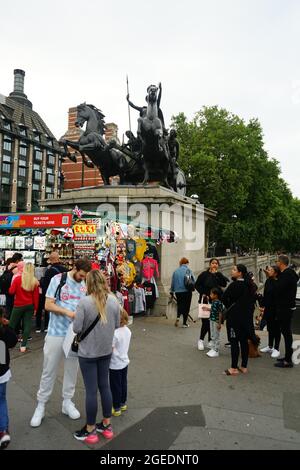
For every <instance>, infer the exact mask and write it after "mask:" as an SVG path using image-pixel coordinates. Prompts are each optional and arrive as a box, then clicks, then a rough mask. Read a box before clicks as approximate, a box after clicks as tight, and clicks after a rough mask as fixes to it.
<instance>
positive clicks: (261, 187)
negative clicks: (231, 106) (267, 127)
mask: <svg viewBox="0 0 300 470" xmlns="http://www.w3.org/2000/svg"><path fill="white" fill-rule="evenodd" d="M172 127H174V128H175V129H176V131H177V136H178V140H179V143H180V158H179V165H180V167H181V168H182V169H183V170H184V171H185V173H186V175H187V176H188V183H189V187H188V194H191V193H195V192H196V193H197V194H198V195H199V199H200V201H201V202H202V203H203V204H204V205H205V206H207V207H209V208H211V209H214V210H216V211H217V212H218V216H217V219H216V221H214V222H212V223H211V227H210V235H211V239H213V240H215V241H217V244H218V246H219V247H223V249H224V248H225V247H228V246H232V245H233V244H238V245H239V246H240V247H242V249H245V250H249V249H260V250H270V251H271V250H277V249H278V250H279V249H282V250H283V249H285V250H297V249H299V246H298V248H297V243H299V242H298V240H297V236H296V235H295V230H296V227H298V233H299V229H300V220H299V219H300V206H299V204H300V203H299V201H298V200H296V199H294V198H293V196H292V194H291V192H290V190H289V189H288V187H287V185H286V183H285V181H284V180H283V179H282V178H281V177H280V167H279V164H278V162H277V161H276V160H275V159H270V158H269V157H268V154H267V152H266V151H265V149H264V141H263V131H262V128H261V125H260V123H259V122H258V120H257V119H251V120H250V121H249V123H245V121H244V120H243V119H241V118H239V117H238V116H236V115H234V114H232V113H230V112H228V111H227V110H225V109H220V108H218V107H217V106H213V107H203V109H202V110H201V111H199V112H198V113H196V115H195V117H194V118H193V119H192V121H191V122H188V121H187V118H186V116H185V115H184V114H183V113H180V114H178V115H177V116H174V117H173V118H172ZM233 215H235V216H237V217H236V218H235V219H234V218H233V217H232V216H233Z"/></svg>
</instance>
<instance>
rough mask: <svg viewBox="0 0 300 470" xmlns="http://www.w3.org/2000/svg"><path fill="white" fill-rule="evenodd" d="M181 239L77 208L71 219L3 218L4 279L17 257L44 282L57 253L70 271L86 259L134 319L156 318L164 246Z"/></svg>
mask: <svg viewBox="0 0 300 470" xmlns="http://www.w3.org/2000/svg"><path fill="white" fill-rule="evenodd" d="M175 238H176V237H175V234H174V232H163V231H161V230H156V229H153V228H151V227H146V228H140V227H139V228H136V227H135V226H134V225H132V224H125V223H121V222H117V221H114V220H101V219H100V218H99V217H96V214H93V213H89V212H83V211H81V210H80V209H79V208H78V207H77V206H76V207H75V209H73V211H72V213H68V214H64V213H60V214H57V213H38V214H30V213H27V214H8V215H0V275H1V271H3V270H4V269H5V261H6V260H7V259H8V258H10V257H11V256H12V255H13V254H14V253H15V252H19V253H22V255H23V259H24V261H25V262H32V263H33V264H34V265H35V267H36V276H37V277H38V279H40V278H41V277H42V275H43V272H44V269H45V267H46V266H47V260H48V258H49V255H50V253H51V252H52V251H57V252H58V253H59V256H60V261H61V264H64V265H65V267H66V268H67V269H72V266H73V264H74V260H76V259H78V258H79V257H83V256H86V257H88V258H89V259H90V260H91V261H92V266H93V269H100V270H101V271H103V273H104V274H105V276H106V278H107V281H108V284H109V286H110V289H111V291H112V292H114V293H115V294H116V296H117V298H118V299H119V301H120V304H121V305H122V306H123V307H124V308H125V309H126V311H127V312H128V314H129V315H130V316H135V315H139V314H143V315H144V314H147V315H150V314H151V310H152V309H153V308H154V305H155V302H156V300H157V298H158V297H159V292H158V287H157V281H158V279H159V277H160V257H159V251H160V246H161V244H162V243H173V242H175V241H176V239H175ZM1 265H2V266H1Z"/></svg>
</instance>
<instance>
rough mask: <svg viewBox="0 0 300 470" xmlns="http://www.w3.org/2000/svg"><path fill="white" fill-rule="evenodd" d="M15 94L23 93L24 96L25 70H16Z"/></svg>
mask: <svg viewBox="0 0 300 470" xmlns="http://www.w3.org/2000/svg"><path fill="white" fill-rule="evenodd" d="M14 75H15V79H14V93H16V92H18V93H23V94H24V77H25V72H24V70H21V69H15V70H14Z"/></svg>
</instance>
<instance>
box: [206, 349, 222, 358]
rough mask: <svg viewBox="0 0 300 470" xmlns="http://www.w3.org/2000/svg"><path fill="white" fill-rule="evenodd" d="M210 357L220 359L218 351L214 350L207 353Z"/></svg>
mask: <svg viewBox="0 0 300 470" xmlns="http://www.w3.org/2000/svg"><path fill="white" fill-rule="evenodd" d="M206 355H207V356H208V357H219V353H218V351H215V350H214V349H211V350H210V351H208V352H207V353H206Z"/></svg>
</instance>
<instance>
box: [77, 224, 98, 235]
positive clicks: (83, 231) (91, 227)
mask: <svg viewBox="0 0 300 470" xmlns="http://www.w3.org/2000/svg"><path fill="white" fill-rule="evenodd" d="M73 230H74V234H75V237H76V236H78V235H96V230H97V227H96V225H95V224H88V225H81V224H80V225H79V224H76V225H74V227H73Z"/></svg>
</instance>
